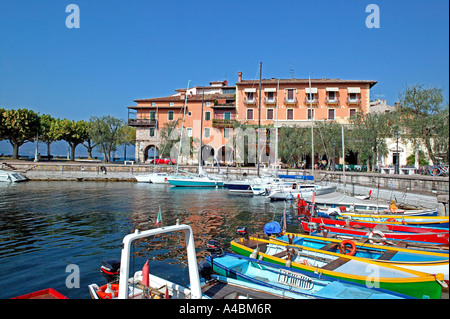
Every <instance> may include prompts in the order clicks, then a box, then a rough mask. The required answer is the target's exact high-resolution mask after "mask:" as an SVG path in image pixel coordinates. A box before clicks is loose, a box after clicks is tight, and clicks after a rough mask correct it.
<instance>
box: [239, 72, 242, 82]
mask: <svg viewBox="0 0 450 319" xmlns="http://www.w3.org/2000/svg"><path fill="white" fill-rule="evenodd" d="M238 79H239V80H238V82H242V72H238Z"/></svg>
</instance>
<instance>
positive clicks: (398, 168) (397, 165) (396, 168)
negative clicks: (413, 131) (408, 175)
mask: <svg viewBox="0 0 450 319" xmlns="http://www.w3.org/2000/svg"><path fill="white" fill-rule="evenodd" d="M399 135H400V132H399V131H396V132H395V137H396V138H397V160H396V162H395V174H399V173H400V152H399V150H398V137H399Z"/></svg>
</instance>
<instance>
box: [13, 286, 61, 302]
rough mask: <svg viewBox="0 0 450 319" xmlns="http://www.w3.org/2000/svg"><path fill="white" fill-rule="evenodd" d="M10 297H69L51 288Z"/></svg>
mask: <svg viewBox="0 0 450 319" xmlns="http://www.w3.org/2000/svg"><path fill="white" fill-rule="evenodd" d="M11 299H69V298H67V297H66V296H64V295H63V294H62V293H60V292H59V291H57V290H55V289H53V288H46V289H42V290H39V291H35V292H31V293H27V294H24V295H21V296H17V297H13V298H11Z"/></svg>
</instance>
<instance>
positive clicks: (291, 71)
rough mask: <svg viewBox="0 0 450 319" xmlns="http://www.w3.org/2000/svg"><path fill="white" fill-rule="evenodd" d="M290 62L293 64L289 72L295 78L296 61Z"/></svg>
mask: <svg viewBox="0 0 450 319" xmlns="http://www.w3.org/2000/svg"><path fill="white" fill-rule="evenodd" d="M289 64H290V65H291V68H290V69H289V73H290V74H291V78H292V79H293V78H294V77H295V63H292V62H289Z"/></svg>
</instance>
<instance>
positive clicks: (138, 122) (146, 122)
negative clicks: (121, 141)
mask: <svg viewBox="0 0 450 319" xmlns="http://www.w3.org/2000/svg"><path fill="white" fill-rule="evenodd" d="M128 125H129V126H156V120H155V119H128Z"/></svg>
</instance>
